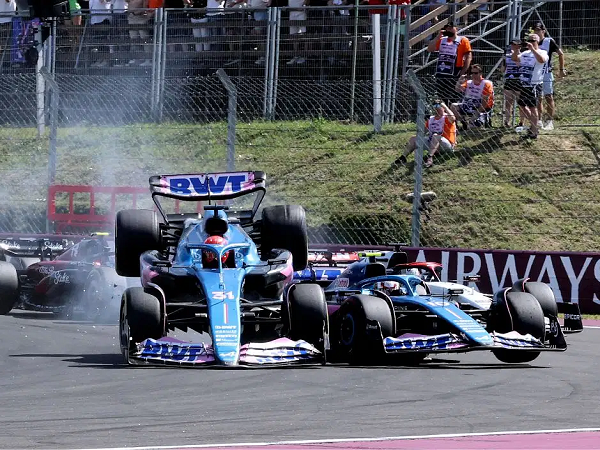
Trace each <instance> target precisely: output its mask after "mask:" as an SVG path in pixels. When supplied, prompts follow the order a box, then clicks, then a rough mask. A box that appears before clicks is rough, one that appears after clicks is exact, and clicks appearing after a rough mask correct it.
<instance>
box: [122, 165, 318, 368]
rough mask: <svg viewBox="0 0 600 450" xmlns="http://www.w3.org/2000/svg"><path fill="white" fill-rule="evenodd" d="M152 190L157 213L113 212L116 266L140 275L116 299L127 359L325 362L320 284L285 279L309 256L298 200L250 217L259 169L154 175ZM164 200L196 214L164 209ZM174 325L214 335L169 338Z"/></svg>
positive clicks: (259, 185) (261, 180)
mask: <svg viewBox="0 0 600 450" xmlns="http://www.w3.org/2000/svg"><path fill="white" fill-rule="evenodd" d="M150 191H151V193H152V198H153V200H154V202H155V204H156V207H157V209H158V212H156V211H154V210H125V211H119V212H118V214H117V218H116V234H115V241H116V269H117V273H119V274H120V275H124V276H136V275H137V276H140V277H141V282H142V287H139V288H130V289H127V290H126V291H125V293H124V295H123V298H122V302H121V317H120V343H121V350H122V353H123V354H124V356H125V358H126V360H127V362H128V363H130V364H150V363H162V364H179V365H199V366H201V365H207V364H221V365H227V366H237V365H250V364H291V363H307V362H310V363H312V362H323V361H324V359H325V351H326V348H327V347H328V344H327V343H328V337H327V333H328V321H327V306H326V302H325V297H324V293H323V290H322V289H321V287H320V286H318V285H317V284H310V283H309V284H302V285H297V284H293V283H292V275H293V272H294V271H295V270H296V271H297V270H303V269H304V268H305V267H306V265H307V259H308V246H307V241H308V238H307V231H306V219H305V212H304V209H303V208H302V207H300V206H296V205H285V206H269V207H265V208H263V209H262V213H261V218H260V219H258V220H256V219H255V216H256V213H257V211H258V208H259V205H260V203H261V201H262V199H263V197H264V195H265V193H266V189H265V175H264V173H263V172H231V173H210V174H196V175H164V176H153V177H151V178H150ZM252 197H253V199H254V201H253V202H251V203H249V202H248V201H247V200H248V199H252ZM200 202H203V203H202V204H201V203H200ZM216 202H221V203H223V202H227V203H228V204H227V205H224V204H215V203H216ZM236 202H238V204H236ZM169 203H171V204H174V205H176V206H178V207H179V206H180V204H184V206H185V205H187V206H189V210H190V211H193V212H187V213H181V212H178V213H174V214H170V213H167V212H166V208H167V207H168V205H169ZM206 203H208V204H207V205H206ZM245 205H246V206H247V205H251V207H250V209H244V206H245ZM198 211H200V212H198ZM176 330H181V331H184V332H186V331H189V330H193V331H195V332H197V333H207V334H208V335H210V338H211V341H212V342H210V343H207V342H185V341H182V340H179V339H175V338H173V337H172V336H169V333H170V332H172V331H176Z"/></svg>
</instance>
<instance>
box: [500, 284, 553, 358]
mask: <svg viewBox="0 0 600 450" xmlns="http://www.w3.org/2000/svg"><path fill="white" fill-rule="evenodd" d="M491 309H492V311H491V317H490V318H491V319H492V321H491V324H490V325H491V326H492V331H498V332H499V333H508V332H510V331H516V332H518V333H521V334H530V335H532V336H533V337H535V338H538V339H540V340H541V341H543V340H544V333H545V323H544V312H543V311H542V307H541V306H540V304H539V302H538V301H537V299H536V298H535V297H534V296H533V295H531V294H528V293H526V292H515V291H513V290H509V291H508V292H507V293H506V297H505V295H504V291H498V292H496V295H495V296H494V301H493V303H492V308H491ZM492 352H493V353H494V356H496V358H497V359H498V360H500V361H502V362H505V363H526V362H530V361H533V360H534V359H536V358H537V357H538V356H539V355H540V352H539V351H524V350H504V349H501V350H493V351H492Z"/></svg>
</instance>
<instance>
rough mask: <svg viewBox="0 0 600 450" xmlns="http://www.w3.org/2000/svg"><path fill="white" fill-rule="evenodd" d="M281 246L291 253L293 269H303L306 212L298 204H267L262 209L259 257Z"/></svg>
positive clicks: (305, 260) (304, 263)
mask: <svg viewBox="0 0 600 450" xmlns="http://www.w3.org/2000/svg"><path fill="white" fill-rule="evenodd" d="M275 248H281V249H284V250H288V251H289V252H290V253H291V254H292V258H293V265H294V270H295V271H299V270H304V269H305V268H306V265H307V264H308V231H307V228H306V212H305V211H304V208H303V207H302V206H300V205H277V206H268V207H266V208H264V209H263V211H262V228H261V244H260V249H261V250H260V253H261V258H262V259H263V260H264V259H267V258H268V255H269V253H270V252H271V250H273V249H275Z"/></svg>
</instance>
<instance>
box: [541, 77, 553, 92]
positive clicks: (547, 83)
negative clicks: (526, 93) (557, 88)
mask: <svg viewBox="0 0 600 450" xmlns="http://www.w3.org/2000/svg"><path fill="white" fill-rule="evenodd" d="M542 84H543V86H544V87H543V89H542V92H543V94H544V95H554V75H552V72H548V73H546V74H544V82H543V83H542Z"/></svg>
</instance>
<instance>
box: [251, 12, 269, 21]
mask: <svg viewBox="0 0 600 450" xmlns="http://www.w3.org/2000/svg"><path fill="white" fill-rule="evenodd" d="M253 17H254V20H257V21H260V22H262V21H265V22H266V20H267V18H268V12H267V11H254V15H253Z"/></svg>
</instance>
